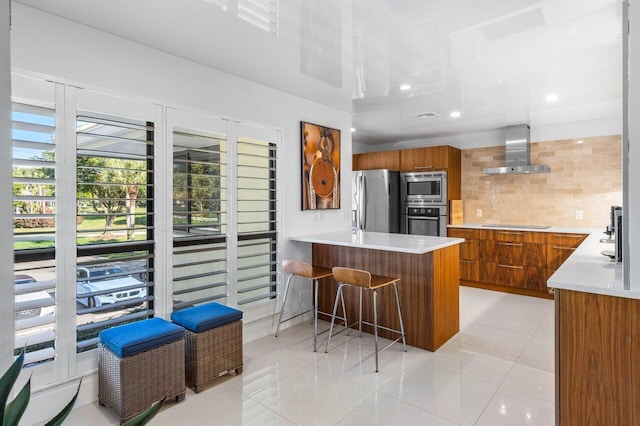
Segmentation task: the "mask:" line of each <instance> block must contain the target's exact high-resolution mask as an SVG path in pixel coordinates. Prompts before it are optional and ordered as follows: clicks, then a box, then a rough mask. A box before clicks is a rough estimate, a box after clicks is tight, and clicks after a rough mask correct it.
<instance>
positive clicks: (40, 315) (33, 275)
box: [11, 102, 56, 365]
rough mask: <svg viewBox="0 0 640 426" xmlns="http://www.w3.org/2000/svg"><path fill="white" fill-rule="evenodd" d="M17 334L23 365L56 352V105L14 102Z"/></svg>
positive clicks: (46, 358)
mask: <svg viewBox="0 0 640 426" xmlns="http://www.w3.org/2000/svg"><path fill="white" fill-rule="evenodd" d="M11 118H12V145H13V199H12V211H13V237H14V283H13V286H14V294H15V297H14V308H15V314H14V319H15V340H14V349H15V353H18V352H19V351H20V350H22V348H25V349H26V354H25V365H34V364H37V363H41V362H44V361H49V360H52V359H53V358H54V357H55V330H56V324H55V291H56V280H55V272H56V271H55V258H56V253H55V229H56V215H55V213H56V170H55V167H56V160H55V146H56V145H55V143H56V141H55V132H56V119H55V110H54V109H53V108H47V107H42V106H36V105H30V104H27V103H19V102H14V103H13V104H12V114H11Z"/></svg>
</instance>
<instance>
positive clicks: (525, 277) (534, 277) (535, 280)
mask: <svg viewBox="0 0 640 426" xmlns="http://www.w3.org/2000/svg"><path fill="white" fill-rule="evenodd" d="M480 280H481V281H483V282H487V283H491V284H498V285H504V286H509V287H518V288H525V289H529V290H539V291H546V290H547V279H546V271H545V268H538V267H535V266H519V265H506V264H502V263H497V262H482V265H481V268H480Z"/></svg>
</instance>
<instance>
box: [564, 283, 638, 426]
mask: <svg viewBox="0 0 640 426" xmlns="http://www.w3.org/2000/svg"><path fill="white" fill-rule="evenodd" d="M638 312H640V300H637V299H628V298H623V297H614V296H608V295H601V294H592V293H584V292H580V291H572V290H561V289H556V290H555V324H556V333H555V349H556V374H555V376H556V410H555V411H556V425H563V426H565V425H566V426H570V425H580V426H581V425H639V424H640V403H639V401H640V386H638V384H639V383H640V363H639V358H638V354H640V315H638Z"/></svg>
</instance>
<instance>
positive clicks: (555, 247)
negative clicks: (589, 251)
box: [553, 246, 576, 250]
mask: <svg viewBox="0 0 640 426" xmlns="http://www.w3.org/2000/svg"><path fill="white" fill-rule="evenodd" d="M553 249H554V250H575V249H576V248H575V247H560V246H553Z"/></svg>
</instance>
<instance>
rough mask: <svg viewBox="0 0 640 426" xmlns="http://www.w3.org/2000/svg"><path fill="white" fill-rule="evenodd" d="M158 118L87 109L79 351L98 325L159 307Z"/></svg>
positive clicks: (81, 153) (82, 132)
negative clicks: (156, 220) (156, 292)
mask: <svg viewBox="0 0 640 426" xmlns="http://www.w3.org/2000/svg"><path fill="white" fill-rule="evenodd" d="M154 132H155V127H154V124H153V123H152V122H143V121H139V120H134V119H129V118H125V117H116V116H110V115H104V114H98V113H95V112H83V111H79V112H78V116H77V121H76V149H77V155H76V160H77V182H76V185H77V209H78V221H77V233H76V241H77V271H76V273H77V275H76V296H77V314H78V327H77V340H78V342H77V351H78V352H83V351H86V350H89V349H92V348H94V347H95V345H96V343H97V341H98V333H99V332H100V331H101V330H103V329H106V328H109V327H112V326H114V325H119V324H123V323H128V322H132V321H137V320H141V319H145V318H148V317H149V316H151V315H153V312H154V309H153V300H154V161H155V157H154Z"/></svg>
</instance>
